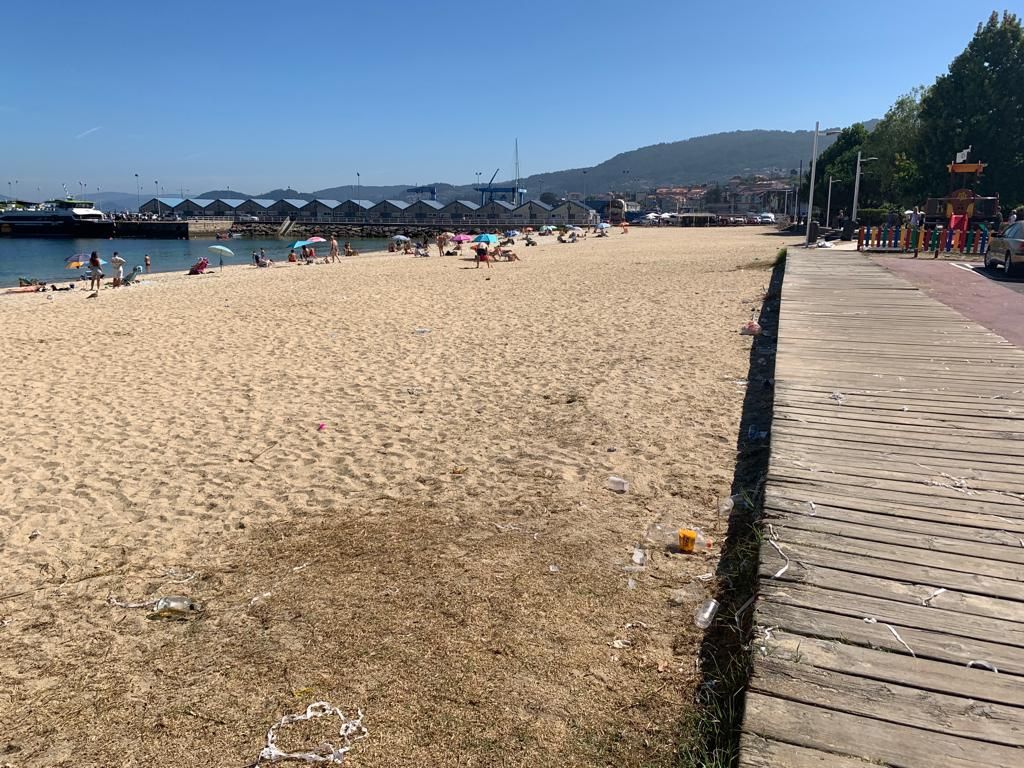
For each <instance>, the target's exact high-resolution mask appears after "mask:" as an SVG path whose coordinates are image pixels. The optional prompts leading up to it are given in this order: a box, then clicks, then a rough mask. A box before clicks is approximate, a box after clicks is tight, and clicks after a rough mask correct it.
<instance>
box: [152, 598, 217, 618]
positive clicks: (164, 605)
mask: <svg viewBox="0 0 1024 768" xmlns="http://www.w3.org/2000/svg"><path fill="white" fill-rule="evenodd" d="M203 610H204V608H203V606H202V604H200V603H197V602H196V601H195V600H193V599H192V598H191V597H183V596H181V595H169V596H168V597H161V598H159V599H158V600H156V601H155V602H154V603H153V608H152V610H151V611H150V613H149V615H148V616H146V618H147V619H179V620H181V619H191V618H193V617H194V616H197V615H199V614H200V613H202V612H203Z"/></svg>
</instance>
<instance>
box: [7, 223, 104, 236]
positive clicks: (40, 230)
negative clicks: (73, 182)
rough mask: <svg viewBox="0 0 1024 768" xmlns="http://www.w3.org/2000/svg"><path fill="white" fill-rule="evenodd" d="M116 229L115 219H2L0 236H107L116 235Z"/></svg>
mask: <svg viewBox="0 0 1024 768" xmlns="http://www.w3.org/2000/svg"><path fill="white" fill-rule="evenodd" d="M114 229H115V225H114V222H113V221H59V222H52V223H51V222H28V221H26V222H8V221H0V237H76V238H107V237H113V236H114Z"/></svg>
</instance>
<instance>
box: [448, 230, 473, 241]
mask: <svg viewBox="0 0 1024 768" xmlns="http://www.w3.org/2000/svg"><path fill="white" fill-rule="evenodd" d="M472 239H473V238H472V237H470V236H469V235H467V234H465V233H463V232H460V233H459V234H457V235H455V237H453V238H452V240H453V241H455V242H456V243H468V242H469V241H470V240H472Z"/></svg>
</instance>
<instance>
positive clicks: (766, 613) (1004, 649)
mask: <svg viewBox="0 0 1024 768" xmlns="http://www.w3.org/2000/svg"><path fill="white" fill-rule="evenodd" d="M755 618H756V620H757V623H758V624H760V625H762V626H766V627H777V628H779V629H782V630H785V631H786V632H790V633H792V634H796V635H807V636H809V637H819V638H823V639H826V640H841V641H843V642H845V643H853V644H855V645H863V646H867V647H869V648H880V649H883V650H887V651H891V652H892V653H898V654H901V655H907V656H910V652H909V651H908V650H907V648H906V647H905V646H904V645H903V643H906V644H907V646H909V647H910V648H911V649H912V650H913V651H914V655H915V656H916V657H917V658H920V659H932V660H933V661H943V662H947V663H950V664H956V665H960V666H966V665H967V664H969V663H970V662H972V661H985V662H987V663H989V664H992V665H994V666H995V667H996V668H997V669H998V670H999V672H1000V673H1004V674H1011V675H1021V674H1024V658H1022V654H1021V652H1020V649H1019V648H1014V647H1013V646H1009V645H999V644H997V643H988V642H985V641H983V640H976V639H974V638H969V637H957V636H955V635H944V634H938V633H935V632H931V631H928V630H921V629H915V628H914V627H904V626H900V625H897V624H892V623H891V622H885V623H883V622H882V621H881V620H879V621H878V623H876V624H872V623H868V622H866V621H864V620H863V619H862V618H855V617H853V616H845V615H843V614H838V613H830V612H828V611H818V610H814V609H811V608H808V607H806V606H796V605H789V604H788V603H780V602H776V601H774V600H765V599H759V600H758V603H757V610H756V613H755ZM886 624H889V625H890V626H892V627H893V628H894V629H895V630H896V631H897V632H898V633H899V636H900V638H902V640H903V643H901V642H900V641H899V640H897V639H896V636H895V635H893V634H892V631H890V629H889V628H888V627H887V626H886Z"/></svg>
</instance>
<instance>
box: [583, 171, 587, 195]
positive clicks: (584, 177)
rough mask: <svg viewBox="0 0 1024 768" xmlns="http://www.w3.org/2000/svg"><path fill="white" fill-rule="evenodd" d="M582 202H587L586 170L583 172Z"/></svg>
mask: <svg viewBox="0 0 1024 768" xmlns="http://www.w3.org/2000/svg"><path fill="white" fill-rule="evenodd" d="M583 202H584V203H586V202H587V172H586V171H584V172H583Z"/></svg>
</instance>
